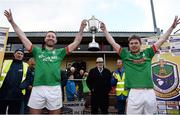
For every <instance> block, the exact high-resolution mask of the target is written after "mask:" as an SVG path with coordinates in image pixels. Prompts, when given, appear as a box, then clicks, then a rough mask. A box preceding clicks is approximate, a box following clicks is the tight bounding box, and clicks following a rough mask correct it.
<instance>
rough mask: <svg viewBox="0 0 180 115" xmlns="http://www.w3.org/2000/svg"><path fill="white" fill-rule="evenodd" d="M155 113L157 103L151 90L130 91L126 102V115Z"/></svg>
mask: <svg viewBox="0 0 180 115" xmlns="http://www.w3.org/2000/svg"><path fill="white" fill-rule="evenodd" d="M155 113H157V101H156V95H155V92H154V90H153V89H131V90H130V92H129V95H128V102H127V114H155Z"/></svg>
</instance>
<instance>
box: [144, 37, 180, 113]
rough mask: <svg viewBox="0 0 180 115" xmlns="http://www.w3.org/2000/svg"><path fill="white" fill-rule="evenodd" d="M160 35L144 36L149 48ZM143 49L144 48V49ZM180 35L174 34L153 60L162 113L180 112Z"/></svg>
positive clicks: (153, 76)
mask: <svg viewBox="0 0 180 115" xmlns="http://www.w3.org/2000/svg"><path fill="white" fill-rule="evenodd" d="M158 38H159V36H154V37H151V38H143V47H142V48H147V47H149V46H151V45H152V44H153V43H155V42H156V41H157V40H158ZM142 50H143V49H142ZM179 72H180V35H172V36H170V38H169V39H168V40H167V42H165V43H164V44H163V45H162V46H161V47H160V49H159V50H158V52H157V54H156V55H155V56H154V58H153V60H152V79H153V82H154V90H155V92H156V96H157V100H158V111H159V113H162V114H179V101H180V84H179V82H180V76H179V74H180V73H179Z"/></svg>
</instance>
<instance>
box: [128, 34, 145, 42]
mask: <svg viewBox="0 0 180 115" xmlns="http://www.w3.org/2000/svg"><path fill="white" fill-rule="evenodd" d="M131 40H138V41H139V43H140V44H141V43H142V42H141V37H139V36H137V35H132V36H130V37H129V38H128V42H130V41H131Z"/></svg>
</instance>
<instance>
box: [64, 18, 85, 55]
mask: <svg viewBox="0 0 180 115" xmlns="http://www.w3.org/2000/svg"><path fill="white" fill-rule="evenodd" d="M86 25H87V20H83V21H82V22H81V26H80V29H79V32H78V33H77V35H76V37H75V39H74V41H73V43H71V44H69V45H68V49H69V52H72V51H73V50H75V49H76V48H77V47H78V45H79V44H80V42H81V40H82V36H83V30H84V28H85V27H86Z"/></svg>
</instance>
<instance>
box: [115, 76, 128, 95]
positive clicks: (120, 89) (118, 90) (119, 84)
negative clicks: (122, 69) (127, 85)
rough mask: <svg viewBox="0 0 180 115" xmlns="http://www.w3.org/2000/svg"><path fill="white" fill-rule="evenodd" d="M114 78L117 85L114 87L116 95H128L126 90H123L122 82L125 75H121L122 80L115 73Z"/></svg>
mask: <svg viewBox="0 0 180 115" xmlns="http://www.w3.org/2000/svg"><path fill="white" fill-rule="evenodd" d="M115 78H116V79H117V81H118V82H117V85H116V95H117V96H119V95H121V94H122V95H124V96H127V95H128V90H125V89H124V80H125V73H123V76H122V79H121V77H120V74H118V73H116V74H115Z"/></svg>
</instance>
